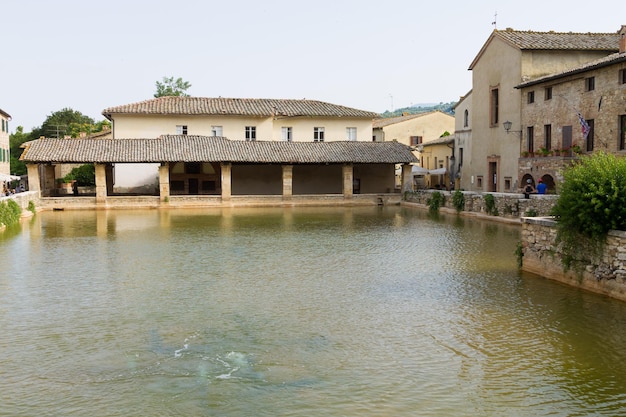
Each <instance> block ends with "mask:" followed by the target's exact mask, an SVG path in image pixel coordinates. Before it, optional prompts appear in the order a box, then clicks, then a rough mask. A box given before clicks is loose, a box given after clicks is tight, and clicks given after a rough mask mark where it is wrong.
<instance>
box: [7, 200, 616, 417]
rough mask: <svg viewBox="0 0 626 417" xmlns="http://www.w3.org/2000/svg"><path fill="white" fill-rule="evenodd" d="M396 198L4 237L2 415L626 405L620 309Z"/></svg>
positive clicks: (116, 221) (432, 412) (489, 235)
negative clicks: (520, 264) (369, 204)
mask: <svg viewBox="0 0 626 417" xmlns="http://www.w3.org/2000/svg"><path fill="white" fill-rule="evenodd" d="M519 239H520V230H519V228H518V227H516V226H510V225H500V224H496V223H485V222H479V221H475V220H468V219H458V218H456V217H454V216H451V217H442V218H440V219H438V220H434V219H431V218H429V217H428V216H427V214H426V213H424V212H421V211H417V210H413V209H403V208H399V207H385V208H378V207H374V208H354V209H321V208H297V209H295V208H294V209H254V210H251V209H249V210H245V209H228V210H173V211H158V210H147V211H144V210H137V211H76V212H46V213H39V214H37V215H36V216H35V217H34V218H33V219H30V220H29V221H27V222H25V223H23V224H22V225H21V226H19V227H16V228H12V229H9V230H7V231H5V232H4V233H2V234H0V258H1V259H3V260H4V263H3V264H2V266H1V275H0V277H1V278H0V332H1V333H0V415H7V416H85V415H94V416H131V415H133V416H136V415H142V416H143V415H145V416H148V415H150V416H161V415H163V416H170V415H172V416H173V415H176V416H178V415H187V416H312V415H319V416H548V415H550V416H555V415H556V416H583V415H584V416H587V415H607V416H616V415H624V414H626V303H622V302H617V301H614V300H610V299H607V298H604V297H600V296H597V295H594V294H589V293H585V292H581V291H578V290H575V289H571V288H568V287H566V286H563V285H560V284H557V283H554V282H550V281H547V280H544V279H542V278H539V277H537V276H533V275H526V274H520V273H519V272H518V271H517V267H516V259H515V256H514V251H515V247H516V244H517V242H518V241H519Z"/></svg>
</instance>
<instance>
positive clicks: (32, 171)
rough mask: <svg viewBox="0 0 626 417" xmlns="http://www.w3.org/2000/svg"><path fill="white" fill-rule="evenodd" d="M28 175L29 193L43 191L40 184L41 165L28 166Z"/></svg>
mask: <svg viewBox="0 0 626 417" xmlns="http://www.w3.org/2000/svg"><path fill="white" fill-rule="evenodd" d="M26 169H27V173H28V191H41V184H40V183H39V164H28V165H26Z"/></svg>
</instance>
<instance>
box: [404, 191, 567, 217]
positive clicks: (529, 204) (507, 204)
mask: <svg viewBox="0 0 626 417" xmlns="http://www.w3.org/2000/svg"><path fill="white" fill-rule="evenodd" d="M435 192H439V193H441V194H442V195H443V196H444V197H445V203H444V207H445V208H448V209H452V210H455V208H454V205H453V204H452V194H453V193H454V192H450V191H436V190H421V191H416V192H407V193H405V194H404V200H405V201H407V202H410V203H418V204H423V205H428V200H429V199H430V198H431V197H432V194H433V193H435ZM462 193H463V196H464V197H465V209H464V210H463V211H464V212H469V213H480V214H487V211H486V210H485V198H484V197H485V196H486V195H487V194H490V195H492V196H493V197H494V201H495V207H496V209H497V216H498V217H505V218H520V217H523V216H529V215H531V212H532V215H533V216H548V215H549V214H550V212H551V210H552V207H553V206H554V204H556V201H557V200H558V198H559V196H558V195H555V194H542V195H538V194H533V195H531V196H530V198H528V199H526V198H524V194H516V193H476V192H472V191H462Z"/></svg>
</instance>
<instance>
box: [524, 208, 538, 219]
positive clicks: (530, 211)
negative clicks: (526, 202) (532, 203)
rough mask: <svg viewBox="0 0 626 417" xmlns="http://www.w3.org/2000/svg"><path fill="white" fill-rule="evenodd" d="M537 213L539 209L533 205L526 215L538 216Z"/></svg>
mask: <svg viewBox="0 0 626 417" xmlns="http://www.w3.org/2000/svg"><path fill="white" fill-rule="evenodd" d="M537 215H538V214H537V210H535V209H534V208H532V207H531V208H529V209H528V210H526V212H525V213H524V216H525V217H537Z"/></svg>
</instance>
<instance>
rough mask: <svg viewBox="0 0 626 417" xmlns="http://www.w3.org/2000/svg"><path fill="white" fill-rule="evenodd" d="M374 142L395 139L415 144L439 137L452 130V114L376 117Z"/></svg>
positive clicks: (432, 112) (408, 144)
mask: <svg viewBox="0 0 626 417" xmlns="http://www.w3.org/2000/svg"><path fill="white" fill-rule="evenodd" d="M373 130H374V136H373V139H374V141H375V142H383V141H386V142H388V141H393V140H395V141H397V142H400V143H403V144H405V145H407V146H417V145H419V144H422V143H425V142H429V141H431V140H434V139H437V138H439V137H441V135H443V134H444V133H445V132H448V133H452V132H453V130H454V116H451V115H449V114H446V113H444V112H442V111H438V110H437V111H431V112H427V113H419V114H408V115H404V116H398V117H389V118H384V119H376V120H374V124H373Z"/></svg>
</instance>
